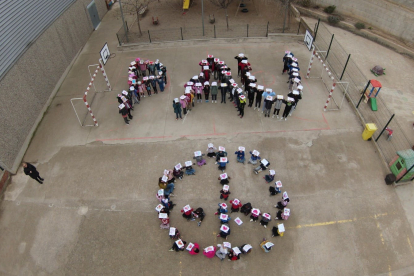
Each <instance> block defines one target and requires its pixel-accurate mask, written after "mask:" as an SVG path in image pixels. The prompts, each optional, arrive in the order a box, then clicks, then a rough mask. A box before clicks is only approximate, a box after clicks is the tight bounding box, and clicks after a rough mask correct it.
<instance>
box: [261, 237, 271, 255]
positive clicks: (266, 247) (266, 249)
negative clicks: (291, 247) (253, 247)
mask: <svg viewBox="0 0 414 276" xmlns="http://www.w3.org/2000/svg"><path fill="white" fill-rule="evenodd" d="M273 246H274V244H273V243H271V242H269V241H267V240H266V239H263V241H262V243H261V244H260V247H261V248H262V250H263V251H264V252H265V253H268V252H270V250H272V247H273Z"/></svg>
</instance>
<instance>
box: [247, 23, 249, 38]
mask: <svg viewBox="0 0 414 276" xmlns="http://www.w3.org/2000/svg"><path fill="white" fill-rule="evenodd" d="M247 37H249V24H247Z"/></svg>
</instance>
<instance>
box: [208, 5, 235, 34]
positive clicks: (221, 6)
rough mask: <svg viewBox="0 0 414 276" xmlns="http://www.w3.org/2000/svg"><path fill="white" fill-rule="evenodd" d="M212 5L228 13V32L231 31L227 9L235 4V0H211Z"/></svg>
mask: <svg viewBox="0 0 414 276" xmlns="http://www.w3.org/2000/svg"><path fill="white" fill-rule="evenodd" d="M210 2H211V3H213V4H214V5H216V6H217V7H220V8H222V9H224V10H225V11H226V23H227V30H228V29H229V16H228V14H227V7H228V6H229V5H230V4H231V2H233V0H210Z"/></svg>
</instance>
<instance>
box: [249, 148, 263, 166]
mask: <svg viewBox="0 0 414 276" xmlns="http://www.w3.org/2000/svg"><path fill="white" fill-rule="evenodd" d="M249 153H250V154H251V156H250V160H249V161H248V162H247V163H250V164H253V165H256V164H257V160H260V159H261V158H260V152H258V151H257V150H254V151H253V152H251V151H250V152H249Z"/></svg>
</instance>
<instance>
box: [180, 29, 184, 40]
mask: <svg viewBox="0 0 414 276" xmlns="http://www.w3.org/2000/svg"><path fill="white" fill-rule="evenodd" d="M180 29H181V40H184V37H183V27H180Z"/></svg>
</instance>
